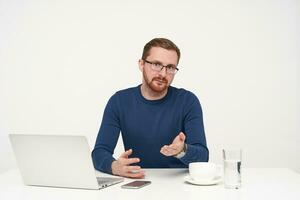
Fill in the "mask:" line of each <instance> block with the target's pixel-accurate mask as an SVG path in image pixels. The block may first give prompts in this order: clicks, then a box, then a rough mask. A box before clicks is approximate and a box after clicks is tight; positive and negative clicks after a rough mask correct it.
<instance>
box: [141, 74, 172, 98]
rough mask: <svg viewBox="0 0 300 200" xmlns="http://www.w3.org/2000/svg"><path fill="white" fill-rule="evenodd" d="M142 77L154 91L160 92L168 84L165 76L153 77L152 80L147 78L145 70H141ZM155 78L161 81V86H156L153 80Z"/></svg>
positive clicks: (166, 87)
mask: <svg viewBox="0 0 300 200" xmlns="http://www.w3.org/2000/svg"><path fill="white" fill-rule="evenodd" d="M143 77H144V80H145V83H146V85H147V87H148V88H150V89H151V90H152V91H154V92H156V93H162V92H164V91H165V90H166V89H168V87H169V85H168V80H167V79H166V78H160V77H154V78H153V79H152V80H149V79H148V77H147V75H146V73H145V71H143ZM156 80H160V81H162V82H163V86H157V85H156V84H155V83H154V81H156Z"/></svg>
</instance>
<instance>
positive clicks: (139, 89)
mask: <svg viewBox="0 0 300 200" xmlns="http://www.w3.org/2000/svg"><path fill="white" fill-rule="evenodd" d="M141 86H142V85H141V84H140V85H138V86H137V87H136V89H137V93H138V98H139V99H140V100H141V101H143V102H144V103H146V104H160V103H163V102H165V101H166V100H167V99H168V98H169V97H170V96H171V93H172V87H171V86H169V88H168V92H167V94H166V95H165V96H164V97H163V98H161V99H156V100H148V99H146V98H145V97H144V96H143V95H142V91H141Z"/></svg>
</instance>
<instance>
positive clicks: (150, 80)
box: [139, 47, 178, 93]
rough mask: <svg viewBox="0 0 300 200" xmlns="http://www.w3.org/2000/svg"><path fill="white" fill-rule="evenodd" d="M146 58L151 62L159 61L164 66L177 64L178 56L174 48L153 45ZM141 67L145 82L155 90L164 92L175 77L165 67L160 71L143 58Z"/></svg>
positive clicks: (140, 63)
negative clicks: (168, 48)
mask: <svg viewBox="0 0 300 200" xmlns="http://www.w3.org/2000/svg"><path fill="white" fill-rule="evenodd" d="M146 60H147V61H149V62H151V63H159V64H162V65H164V66H167V65H174V66H177V60H178V56H177V53H176V51H174V50H167V49H164V48H161V47H152V48H151V49H150V51H149V56H148V57H147V58H146ZM139 67H140V69H141V71H142V72H143V79H144V83H145V84H146V85H147V86H148V87H149V88H150V89H152V90H153V91H155V92H158V93H160V92H164V91H165V90H166V89H168V87H169V86H170V85H171V83H172V81H173V79H174V74H169V73H167V71H166V68H165V67H164V68H163V69H162V70H161V71H159V72H158V71H155V70H153V69H152V68H151V64H149V63H147V62H144V61H143V60H140V62H139Z"/></svg>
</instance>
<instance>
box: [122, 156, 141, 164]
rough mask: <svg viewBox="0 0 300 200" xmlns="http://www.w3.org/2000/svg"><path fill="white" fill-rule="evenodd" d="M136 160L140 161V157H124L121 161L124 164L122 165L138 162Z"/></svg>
mask: <svg viewBox="0 0 300 200" xmlns="http://www.w3.org/2000/svg"><path fill="white" fill-rule="evenodd" d="M138 162H140V159H139V158H128V159H125V160H124V161H123V164H124V165H131V164H133V163H138Z"/></svg>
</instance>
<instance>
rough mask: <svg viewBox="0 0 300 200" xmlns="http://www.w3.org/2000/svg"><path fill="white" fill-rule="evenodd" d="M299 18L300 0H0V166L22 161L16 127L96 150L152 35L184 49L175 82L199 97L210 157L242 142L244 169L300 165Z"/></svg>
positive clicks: (137, 79)
mask: <svg viewBox="0 0 300 200" xmlns="http://www.w3.org/2000/svg"><path fill="white" fill-rule="evenodd" d="M299 14H300V5H299V1H297V0H281V1H280V0H274V1H271V0H266V1H260V0H249V1H246V0H245V1H238V0H235V1H222V0H220V1H212V0H207V1H196V0H195V1H191V0H190V1H188V0H187V1H174V0H168V1H160V0H152V1H140V0H128V1H122V0H119V1H116V0H105V1H99V0H95V1H73V0H69V1H67V0H59V1H54V0H51V1H50V0H49V1H43V0H42V1H40V0H36V1H29V0H24V1H21V0H20V1H16V0H0V81H1V82H0V83H1V84H0V91H1V93H0V95H1V96H0V101H1V103H0V158H1V159H0V172H3V171H5V170H7V169H9V168H14V167H16V164H15V161H14V157H13V154H12V150H11V147H10V143H9V140H8V137H7V135H8V133H10V132H14V133H33V134H76V135H80V134H83V135H86V136H87V138H88V139H89V143H90V146H91V148H92V147H93V145H94V142H95V139H96V136H97V133H98V129H99V126H100V123H101V118H102V114H103V110H104V107H105V105H106V102H107V100H108V99H109V97H110V96H111V95H113V94H114V93H115V92H116V91H117V90H120V89H124V88H127V87H132V86H136V85H138V84H140V83H141V73H140V71H139V69H138V65H137V62H138V59H139V58H140V57H141V54H142V49H143V46H144V44H145V43H146V42H148V41H149V40H151V39H152V38H154V37H167V38H169V39H171V40H173V41H174V42H175V43H176V44H177V45H178V46H179V48H180V49H181V52H182V59H181V61H180V64H179V66H178V67H179V68H180V70H179V72H178V73H177V74H176V77H175V80H174V82H173V86H175V87H183V88H185V89H188V90H190V91H192V92H194V93H195V94H196V95H197V96H198V97H199V99H200V101H201V104H202V107H203V113H204V122H205V130H206V137H207V142H208V147H209V149H210V161H212V162H217V163H221V150H222V148H226V147H242V149H243V163H244V167H288V168H291V169H294V170H296V171H298V172H300V159H299V158H300V123H299V122H300V103H299V102H300V97H299V94H300V88H299V87H300V72H299V68H300V57H299V55H300V41H299V35H300V30H299V22H300V18H299ZM119 142H120V141H119ZM122 151H123V147H122V144H121V143H119V144H118V146H117V149H116V151H115V154H116V156H118V155H119V154H120V153H121V152H122Z"/></svg>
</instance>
